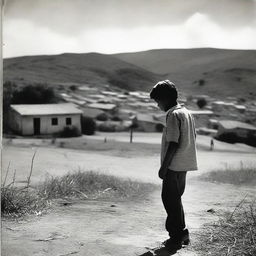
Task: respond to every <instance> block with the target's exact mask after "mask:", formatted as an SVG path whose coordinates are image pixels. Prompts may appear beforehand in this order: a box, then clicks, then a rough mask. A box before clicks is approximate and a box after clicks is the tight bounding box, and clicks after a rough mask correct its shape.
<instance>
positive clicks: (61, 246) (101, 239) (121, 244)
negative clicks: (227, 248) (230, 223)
mask: <svg viewBox="0 0 256 256" xmlns="http://www.w3.org/2000/svg"><path fill="white" fill-rule="evenodd" d="M245 195H247V198H248V199H249V198H253V197H255V190H254V189H251V188H242V187H235V186H232V185H219V184H212V183H206V182H202V181H196V180H193V181H189V182H188V185H187V188H186V192H185V194H184V198H183V202H184V208H185V212H186V220H187V226H188V228H189V230H190V233H191V239H192V244H191V245H190V246H188V247H187V248H185V249H182V250H180V251H178V252H177V253H176V254H175V255H180V256H185V255H186V256H194V255H198V254H197V252H196V251H194V248H193V241H195V240H196V239H197V233H198V232H204V230H202V225H203V224H204V223H207V222H211V221H215V220H218V216H219V215H220V213H221V211H224V210H226V209H230V210H232V209H234V208H235V206H236V204H237V203H239V201H240V200H242V199H243V198H244V196H245ZM165 217H166V214H165V212H164V209H163V206H162V203H161V199H160V191H156V192H154V193H153V194H152V195H150V197H149V199H144V200H141V201H133V202H122V201H98V200H85V201H74V202H73V203H71V204H67V205H65V204H61V203H56V204H55V205H54V207H53V209H52V210H51V211H50V212H49V213H48V214H46V215H43V216H40V217H33V216H32V217H28V218H27V219H24V220H19V221H12V220H8V219H4V221H3V225H2V238H3V239H2V255H4V256H9V255H20V256H23V255H24V256H30V255H31V256H32V255H33V256H34V255H44V256H45V255H49V256H50V255H51V256H52V255H56V256H61V255H77V256H78V255H79V256H80V255H81V256H82V255H83V256H89V255H90V256H91V255H111V256H114V255H116V256H128V255H129V256H130V255H142V254H143V253H146V252H148V251H149V250H148V249H147V248H154V247H157V246H159V244H160V243H161V241H164V240H165V239H166V238H167V233H166V232H165V229H164V222H165Z"/></svg>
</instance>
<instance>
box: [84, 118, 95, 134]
mask: <svg viewBox="0 0 256 256" xmlns="http://www.w3.org/2000/svg"><path fill="white" fill-rule="evenodd" d="M81 125H82V134H86V135H93V134H94V133H95V130H96V123H95V121H94V120H93V119H92V118H91V117H87V116H82V119H81Z"/></svg>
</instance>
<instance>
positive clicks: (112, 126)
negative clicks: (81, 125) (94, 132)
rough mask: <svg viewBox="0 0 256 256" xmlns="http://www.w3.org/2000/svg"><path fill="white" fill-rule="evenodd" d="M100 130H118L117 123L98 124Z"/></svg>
mask: <svg viewBox="0 0 256 256" xmlns="http://www.w3.org/2000/svg"><path fill="white" fill-rule="evenodd" d="M98 130H99V131H101V132H115V131H116V125H115V124H112V123H108V122H105V123H102V124H100V125H99V126H98Z"/></svg>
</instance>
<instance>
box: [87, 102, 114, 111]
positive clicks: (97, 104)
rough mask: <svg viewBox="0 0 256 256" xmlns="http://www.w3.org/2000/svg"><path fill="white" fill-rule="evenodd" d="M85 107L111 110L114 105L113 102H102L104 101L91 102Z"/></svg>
mask: <svg viewBox="0 0 256 256" xmlns="http://www.w3.org/2000/svg"><path fill="white" fill-rule="evenodd" d="M87 107H89V108H98V109H104V110H111V109H114V108H115V107H116V105H115V104H104V103H102V104H101V103H92V104H89V105H88V106H87Z"/></svg>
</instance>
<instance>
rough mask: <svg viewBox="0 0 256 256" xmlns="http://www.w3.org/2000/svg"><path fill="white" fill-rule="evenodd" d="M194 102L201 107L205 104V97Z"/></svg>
mask: <svg viewBox="0 0 256 256" xmlns="http://www.w3.org/2000/svg"><path fill="white" fill-rule="evenodd" d="M196 104H197V106H198V107H199V108H203V107H205V106H206V105H207V101H206V99H198V100H197V102H196Z"/></svg>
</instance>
